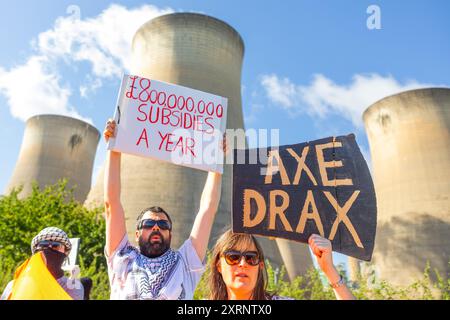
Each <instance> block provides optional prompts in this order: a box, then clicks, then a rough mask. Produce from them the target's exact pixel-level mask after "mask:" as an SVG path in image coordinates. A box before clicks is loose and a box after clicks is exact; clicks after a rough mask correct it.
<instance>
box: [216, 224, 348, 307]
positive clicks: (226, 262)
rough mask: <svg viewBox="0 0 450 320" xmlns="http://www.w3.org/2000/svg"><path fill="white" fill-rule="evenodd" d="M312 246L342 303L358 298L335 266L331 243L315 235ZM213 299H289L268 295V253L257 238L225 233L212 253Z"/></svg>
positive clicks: (311, 241) (312, 238)
mask: <svg viewBox="0 0 450 320" xmlns="http://www.w3.org/2000/svg"><path fill="white" fill-rule="evenodd" d="M309 246H310V248H311V250H312V251H313V253H314V255H315V256H316V258H317V261H318V264H319V266H320V268H321V269H322V271H323V272H324V273H325V275H326V276H327V278H328V281H329V282H330V285H331V286H332V287H333V290H334V293H335V295H336V298H337V299H339V300H352V299H355V297H354V296H353V294H352V293H351V292H350V290H349V289H348V288H347V286H346V285H345V283H344V282H343V280H342V277H341V276H340V275H339V273H338V271H337V270H336V268H335V267H334V265H333V261H332V256H331V252H332V251H331V243H330V241H329V240H328V239H325V238H322V237H321V236H319V235H312V236H311V237H310V239H309ZM208 281H209V287H210V288H211V295H210V299H211V300H280V299H289V298H285V297H279V296H276V295H272V294H270V293H268V292H267V270H266V267H265V264H264V253H263V251H262V248H261V247H260V245H259V244H258V242H257V241H256V239H255V237H253V236H252V235H249V234H238V233H233V232H232V231H231V230H228V231H227V232H225V233H224V234H223V235H222V236H221V237H220V238H219V239H218V240H217V242H216V245H215V246H214V248H213V250H212V257H211V262H210V269H209V280H208Z"/></svg>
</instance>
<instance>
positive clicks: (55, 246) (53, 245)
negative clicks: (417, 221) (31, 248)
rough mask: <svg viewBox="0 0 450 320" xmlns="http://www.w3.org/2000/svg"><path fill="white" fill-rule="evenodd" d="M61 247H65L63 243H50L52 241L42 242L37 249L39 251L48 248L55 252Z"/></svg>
mask: <svg viewBox="0 0 450 320" xmlns="http://www.w3.org/2000/svg"><path fill="white" fill-rule="evenodd" d="M61 247H64V244H62V243H61V242H58V241H50V240H42V241H40V242H39V243H38V244H37V246H36V249H37V250H43V249H46V248H50V249H53V250H56V249H59V248H61Z"/></svg>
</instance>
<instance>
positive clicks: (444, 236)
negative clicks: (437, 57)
mask: <svg viewBox="0 0 450 320" xmlns="http://www.w3.org/2000/svg"><path fill="white" fill-rule="evenodd" d="M363 118H364V122H365V125H366V131H367V135H368V138H369V143H370V151H371V154H372V163H373V175H374V184H375V190H376V194H377V205H378V229H377V235H376V243H375V249H374V264H375V270H376V272H377V273H378V276H379V277H380V278H381V279H385V280H388V281H389V282H391V283H393V284H398V285H408V284H411V283H412V282H413V281H414V280H417V279H419V278H421V277H422V273H423V270H424V269H425V266H426V262H427V261H429V262H430V264H431V267H432V268H437V269H438V270H439V271H440V273H441V275H442V276H446V275H447V273H448V271H449V264H448V263H449V259H450V89H446V88H429V89H419V90H412V91H406V92H402V93H399V94H396V95H393V96H389V97H387V98H384V99H382V100H380V101H378V102H376V103H375V104H373V105H372V106H370V107H369V108H368V109H367V110H366V111H365V112H364V115H363ZM432 270H433V269H432Z"/></svg>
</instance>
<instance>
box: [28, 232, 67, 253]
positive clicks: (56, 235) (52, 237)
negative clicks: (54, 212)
mask: <svg viewBox="0 0 450 320" xmlns="http://www.w3.org/2000/svg"><path fill="white" fill-rule="evenodd" d="M43 240H48V241H58V242H61V243H62V244H64V246H65V247H66V254H67V255H68V254H69V252H70V250H71V249H72V244H71V243H70V240H69V237H68V236H67V234H66V233H65V232H64V231H63V230H61V229H59V228H56V227H48V228H45V229H43V230H42V231H41V232H39V233H38V234H37V236H35V237H34V238H33V240H32V241H31V252H32V253H33V254H35V252H36V248H37V245H38V243H39V242H41V241H43Z"/></svg>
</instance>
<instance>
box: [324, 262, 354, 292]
mask: <svg viewBox="0 0 450 320" xmlns="http://www.w3.org/2000/svg"><path fill="white" fill-rule="evenodd" d="M324 273H325V275H326V277H327V279H328V282H329V283H337V282H338V281H339V279H340V278H341V275H340V274H339V272H338V271H337V270H336V268H335V267H334V266H333V267H332V268H330V270H327V271H326V272H325V271H324ZM333 291H334V294H335V296H336V299H337V300H355V299H356V298H355V296H354V295H353V293H352V292H351V291H350V289H349V288H348V287H347V285H346V284H345V283H343V284H342V285H341V286H339V287H337V288H333Z"/></svg>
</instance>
